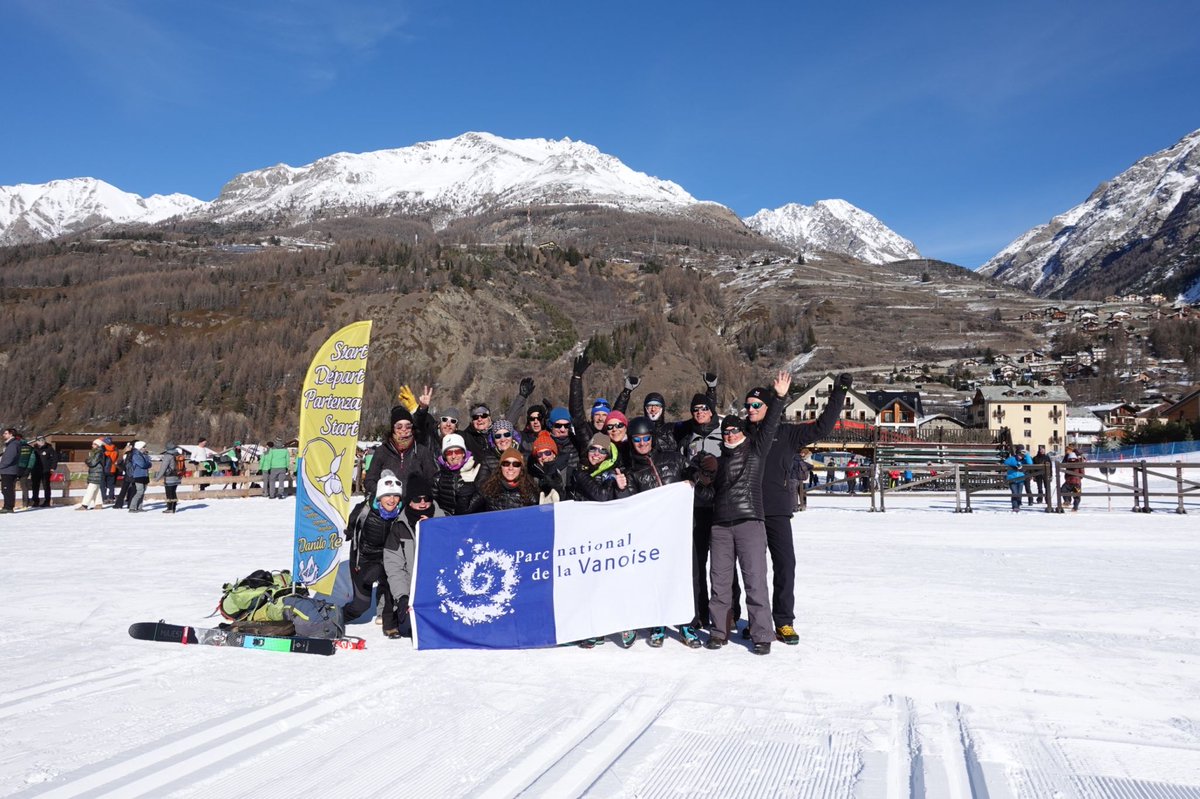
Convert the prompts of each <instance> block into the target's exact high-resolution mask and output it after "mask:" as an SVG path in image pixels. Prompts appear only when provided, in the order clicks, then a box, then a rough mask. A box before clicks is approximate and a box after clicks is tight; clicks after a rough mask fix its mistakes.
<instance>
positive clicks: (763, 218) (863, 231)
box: [744, 199, 921, 264]
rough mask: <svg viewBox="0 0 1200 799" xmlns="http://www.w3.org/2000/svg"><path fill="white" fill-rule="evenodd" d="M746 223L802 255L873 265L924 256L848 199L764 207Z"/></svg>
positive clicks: (909, 242)
mask: <svg viewBox="0 0 1200 799" xmlns="http://www.w3.org/2000/svg"><path fill="white" fill-rule="evenodd" d="M744 221H745V223H746V224H747V225H748V226H749V227H751V228H753V229H754V230H757V231H758V232H759V233H761V234H763V235H764V236H767V237H768V238H773V239H775V240H776V241H779V242H782V243H783V244H786V245H787V246H789V247H793V248H795V249H797V250H799V251H801V252H806V251H812V250H826V251H829V252H840V253H845V254H846V255H850V256H852V257H854V258H857V259H859V260H860V261H866V262H867V263H872V264H885V263H890V262H892V261H902V260H906V259H909V258H920V257H921V254H920V252H918V250H917V247H916V245H915V244H913V243H912V242H911V241H909V240H908V239H906V238H904V237H902V236H900V235H899V234H897V233H896V232H895V231H893V230H891V229H890V228H888V227H887V226H886V225H884V224H883V223H882V222H880V221H879V220H878V219H876V218H875V217H873V216H871V214H869V213H867V212H866V211H864V210H862V209H861V208H857V207H855V206H854V205H852V204H851V203H848V202H846V201H845V200H840V199H831V200H818V201H817V202H815V203H813V204H812V205H811V206H807V205H800V204H798V203H788V204H786V205H783V206H781V207H779V208H776V209H774V210H771V209H766V208H764V209H763V210H761V211H759V212H758V213H756V214H754V215H753V216H750V217H747V218H746V219H745V220H744Z"/></svg>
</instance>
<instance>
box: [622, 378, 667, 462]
mask: <svg viewBox="0 0 1200 799" xmlns="http://www.w3.org/2000/svg"><path fill="white" fill-rule="evenodd" d="M641 384H642V379H641V378H640V377H637V376H636V375H627V376H626V378H625V387H624V388H623V389H622V390H621V393H620V394H618V395H617V399H616V401H614V402H613V410H615V411H620V412H621V413H625V414H627V413H629V397H630V395H631V394H632V393H633V391H634V389H636V388H637V387H638V386H640V385H641ZM666 407H667V401H666V399H665V398H664V397H663V395H662V394H660V393H658V392H657V391H651V392H650V393H648V394H647V395H646V398H645V399H644V400H642V415H643V416H645V417H646V418H647V419H649V420H650V423H651V424H652V425H654V446H655V448H657V449H663V450H678V449H679V444H677V443H676V441H675V433H674V427H675V426H674V425H673V424H671V423H670V422H668V421H667V418H666V415H665V412H666Z"/></svg>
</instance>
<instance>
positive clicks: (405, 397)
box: [396, 385, 417, 413]
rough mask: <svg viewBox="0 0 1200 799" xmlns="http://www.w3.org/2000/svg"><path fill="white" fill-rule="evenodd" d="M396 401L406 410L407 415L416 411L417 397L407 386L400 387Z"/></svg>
mask: <svg viewBox="0 0 1200 799" xmlns="http://www.w3.org/2000/svg"><path fill="white" fill-rule="evenodd" d="M396 399H398V400H400V404H401V405H403V406H404V407H405V408H408V412H409V413H413V412H414V411H416V409H417V397H416V395H415V394H413V393H412V389H411V388H409V387H408V386H407V385H404V386H400V391H399V392H397V393H396Z"/></svg>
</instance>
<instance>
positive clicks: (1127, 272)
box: [980, 130, 1200, 299]
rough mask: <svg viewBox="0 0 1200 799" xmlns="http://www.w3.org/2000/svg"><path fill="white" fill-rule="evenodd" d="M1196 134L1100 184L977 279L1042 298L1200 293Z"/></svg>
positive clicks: (1199, 139)
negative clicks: (993, 280)
mask: <svg viewBox="0 0 1200 799" xmlns="http://www.w3.org/2000/svg"><path fill="white" fill-rule="evenodd" d="M1198 228H1200V130H1198V131H1195V132H1193V133H1191V134H1189V135H1188V136H1185V137H1184V138H1183V139H1182V140H1180V141H1179V142H1177V143H1176V144H1175V145H1173V146H1171V147H1169V148H1167V149H1165V150H1162V151H1160V152H1157V153H1154V154H1153V155H1149V156H1147V157H1145V158H1143V159H1141V160H1140V161H1138V162H1137V163H1136V164H1134V165H1133V166H1131V167H1130V168H1129V169H1127V170H1125V171H1124V172H1122V173H1121V174H1120V175H1118V176H1116V177H1115V178H1113V179H1112V180H1109V181H1106V182H1105V183H1102V184H1100V186H1099V187H1097V188H1096V190H1095V191H1094V192H1092V195H1091V196H1090V197H1088V198H1087V200H1085V201H1084V202H1083V203H1081V204H1079V205H1077V206H1075V207H1074V208H1072V209H1071V210H1069V211H1067V212H1066V213H1063V214H1060V215H1059V216H1056V217H1054V218H1053V219H1051V220H1050V221H1049V222H1047V223H1046V224H1044V225H1039V226H1037V227H1035V228H1033V229H1032V230H1029V231H1028V232H1026V233H1025V234H1023V235H1022V236H1020V237H1018V238H1017V239H1016V240H1015V241H1013V242H1012V243H1011V244H1009V245H1008V246H1007V247H1005V248H1004V249H1003V250H1001V251H1000V252H999V253H998V254H997V255H996V256H995V257H994V258H992V259H991V260H990V261H988V262H987V263H986V264H984V265H983V266H982V267H981V268H980V272H981V273H983V274H985V275H988V276H991V277H994V278H996V279H998V280H1001V281H1004V282H1005V283H1009V284H1011V285H1013V286H1016V287H1019V288H1023V289H1026V290H1028V291H1031V292H1034V293H1035V294H1038V295H1041V296H1051V297H1075V296H1087V295H1092V294H1101V295H1102V294H1108V293H1126V292H1130V291H1136V292H1146V291H1159V292H1162V293H1172V294H1176V293H1177V294H1180V295H1183V296H1185V297H1188V296H1191V297H1192V298H1193V299H1194V298H1195V296H1196V295H1197V294H1200V252H1198V251H1197V241H1198V240H1197V230H1198Z"/></svg>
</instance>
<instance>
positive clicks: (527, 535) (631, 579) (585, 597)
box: [412, 483, 695, 649]
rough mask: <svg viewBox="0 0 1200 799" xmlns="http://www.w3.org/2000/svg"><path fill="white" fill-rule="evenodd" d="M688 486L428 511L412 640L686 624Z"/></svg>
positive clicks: (469, 645)
mask: <svg viewBox="0 0 1200 799" xmlns="http://www.w3.org/2000/svg"><path fill="white" fill-rule="evenodd" d="M694 613H695V610H694V607H693V599H692V489H691V486H689V485H688V484H687V483H675V484H672V485H668V486H663V487H662V488H656V489H654V490H653V491H647V492H645V493H642V494H637V495H635V496H632V497H629V498H627V499H619V500H614V501H612V502H559V503H555V504H553V505H540V506H537V507H530V508H520V509H517V510H505V511H497V512H495V513H480V514H474V515H470V516H447V517H444V518H437V519H427V520H426V521H423V522H421V523H420V526H419V527H418V529H417V564H416V571H415V573H414V574H413V599H412V614H413V645H414V646H415V647H416V648H417V649H463V648H466V649H520V648H525V647H537V646H552V645H554V644H562V643H569V642H571V641H578V640H581V639H583V638H593V637H597V636H602V635H608V634H609V633H615V632H620V631H621V630H638V629H643V628H646V627H654V626H658V625H669V624H687V623H688V621H690V620H691V618H692V616H693V615H694Z"/></svg>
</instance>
